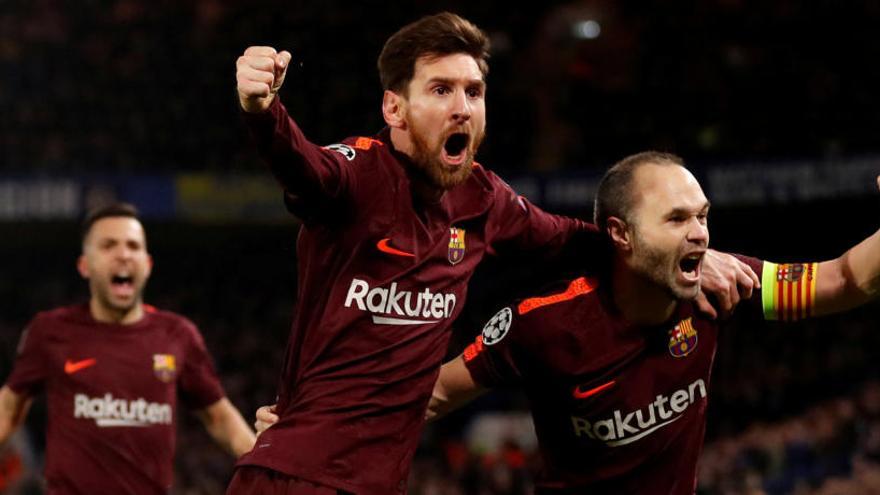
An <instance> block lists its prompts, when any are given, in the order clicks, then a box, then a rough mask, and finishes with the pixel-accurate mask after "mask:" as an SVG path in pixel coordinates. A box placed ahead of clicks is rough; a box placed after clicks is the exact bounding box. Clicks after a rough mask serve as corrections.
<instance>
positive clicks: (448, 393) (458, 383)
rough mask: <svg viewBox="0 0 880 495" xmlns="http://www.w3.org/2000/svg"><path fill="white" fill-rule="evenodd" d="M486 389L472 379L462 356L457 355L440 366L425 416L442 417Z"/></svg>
mask: <svg viewBox="0 0 880 495" xmlns="http://www.w3.org/2000/svg"><path fill="white" fill-rule="evenodd" d="M486 391H487V389H486V388H483V387H481V386H480V385H479V384H477V382H475V381H474V379H473V377H472V376H471V372H470V371H468V369H467V366H465V364H464V357H463V356H461V355H459V356H457V357H456V358H455V359H453V360H452V361H449V362H448V363H446V364H444V365H443V366H442V367H441V368H440V376H439V377H437V382H436V383H435V384H434V392H433V393H432V394H431V400H430V401H429V402H428V410H427V411H426V412H425V418H426V419H427V420H428V421H431V420H434V419H437V418H440V417H443V416H445V415H446V414H448V413H450V412H452V411H454V410H456V409H458V408H459V407H461V406H463V405H465V404H467V403H468V402H470V401H472V400H474V399H476V398H477V397H479V396H481V395H483V394H484V393H486Z"/></svg>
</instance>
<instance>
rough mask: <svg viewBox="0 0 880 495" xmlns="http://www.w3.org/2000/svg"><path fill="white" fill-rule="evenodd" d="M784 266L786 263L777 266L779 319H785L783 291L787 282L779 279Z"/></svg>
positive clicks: (777, 312) (777, 313)
mask: <svg viewBox="0 0 880 495" xmlns="http://www.w3.org/2000/svg"><path fill="white" fill-rule="evenodd" d="M784 266H785V265H777V266H776V292H777V294H776V296H777V297H776V319H777V320H779V321H782V320H783V319H785V292H784V291H783V289H784V288H785V282H784V281H782V280H779V276H780V274H781V273H782V270H783V267H784Z"/></svg>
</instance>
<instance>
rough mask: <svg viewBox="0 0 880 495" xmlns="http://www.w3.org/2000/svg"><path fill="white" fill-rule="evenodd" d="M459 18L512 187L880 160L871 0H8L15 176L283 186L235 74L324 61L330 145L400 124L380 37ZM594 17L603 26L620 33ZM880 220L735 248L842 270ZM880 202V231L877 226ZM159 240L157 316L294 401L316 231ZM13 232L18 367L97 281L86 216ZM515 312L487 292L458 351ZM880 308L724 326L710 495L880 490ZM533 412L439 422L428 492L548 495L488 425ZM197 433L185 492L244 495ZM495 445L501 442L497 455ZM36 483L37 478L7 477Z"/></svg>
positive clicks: (322, 121) (11, 168) (495, 405)
mask: <svg viewBox="0 0 880 495" xmlns="http://www.w3.org/2000/svg"><path fill="white" fill-rule="evenodd" d="M440 9H449V10H454V11H456V12H459V13H461V14H462V15H464V16H466V17H469V18H471V19H472V20H474V21H475V22H477V23H478V24H479V25H480V26H482V27H483V28H484V29H486V30H487V31H488V32H489V33H490V34H491V35H492V39H493V43H494V51H493V58H492V60H491V73H490V80H489V81H490V82H489V95H488V108H489V116H488V121H489V127H488V129H489V137H488V139H487V141H486V144H485V147H484V149H483V150H482V151H481V153H480V155H479V158H480V159H481V161H483V162H484V163H486V164H488V165H489V167H490V168H493V169H495V170H497V171H499V172H500V173H501V174H502V175H504V174H505V173H518V172H523V171H528V172H536V173H558V172H560V171H571V170H578V169H583V168H593V169H596V168H603V167H605V166H607V165H608V164H610V163H611V162H612V161H613V160H614V159H616V158H619V157H622V156H624V155H625V154H627V153H630V152H633V151H638V150H641V149H646V148H658V149H667V150H671V151H675V152H676V153H678V154H681V155H683V156H685V157H686V158H687V159H689V160H691V161H697V162H713V163H718V162H725V161H734V160H742V159H751V158H755V157H761V158H766V159H778V160H786V159H790V158H799V157H817V156H819V157H822V156H829V155H831V156H837V155H853V154H859V153H867V152H877V151H880V145H878V143H877V137H876V136H877V134H876V129H878V128H880V98H877V88H878V87H880V70H878V69H877V67H876V63H873V62H870V60H877V59H880V41H878V38H877V36H876V29H875V28H874V26H876V25H877V23H878V21H880V3H877V2H872V1H866V0H865V1H855V2H846V3H839V2H813V3H809V5H808V4H807V3H806V2H797V1H791V0H782V1H776V2H759V1H749V0H710V1H701V2H676V3H675V4H674V5H673V4H670V3H668V2H660V1H656V0H655V1H650V2H615V1H612V0H596V1H582V2H541V3H539V4H535V5H530V6H529V7H528V9H517V8H507V7H505V8H498V7H497V6H496V5H494V4H493V3H492V2H488V1H470V2H464V1H452V2H442V5H441V4H437V3H436V2H426V1H416V2H412V3H410V4H408V5H407V6H406V7H404V6H394V7H392V6H390V5H389V4H385V3H378V2H344V1H341V0H328V1H323V2H278V1H269V0H260V1H256V2H244V1H232V0H191V1H184V2H182V1H174V0H150V1H148V0H115V1H110V0H100V1H99V0H81V1H77V2H66V1H63V0H6V1H3V2H0V174H2V175H3V176H17V175H26V174H30V175H45V176H53V175H57V174H92V173H105V172H107V173H119V172H122V173H130V174H149V173H154V172H157V171H181V170H198V171H206V172H212V173H213V172H218V173H227V172H237V171H246V172H254V171H259V170H261V167H262V166H261V165H260V164H259V160H258V158H257V157H256V156H255V154H254V153H253V152H252V151H251V149H250V148H249V147H248V144H247V137H246V135H245V134H244V133H243V131H242V128H241V126H240V125H239V124H238V116H237V108H236V102H235V97H234V94H233V92H234V89H233V88H234V81H233V79H234V78H233V74H234V72H233V65H234V61H235V58H236V57H237V55H238V53H239V52H240V51H241V49H242V48H243V47H245V46H246V45H249V44H256V43H265V44H272V45H275V46H279V47H285V48H290V49H292V50H293V51H294V54H295V57H297V58H296V59H297V60H298V61H300V62H301V63H302V65H301V67H299V68H298V69H297V70H296V71H295V72H294V73H293V74H291V76H290V77H291V79H292V81H291V82H292V83H293V84H290V83H288V84H287V86H286V89H285V90H284V92H283V93H282V94H283V97H284V100H285V101H286V102H287V104H288V106H289V107H290V108H291V109H292V113H293V114H294V115H296V116H297V117H298V119H299V121H300V123H301V125H302V127H303V128H304V129H306V130H307V133H308V134H309V135H310V136H311V137H312V138H313V139H314V140H315V141H317V142H320V143H329V142H334V141H336V140H338V139H339V138H341V137H343V136H345V135H347V134H349V133H350V134H354V133H370V132H373V131H377V130H378V129H379V128H380V127H381V121H380V115H379V112H378V108H379V107H378V105H379V95H380V88H379V84H378V78H377V76H376V72H375V68H374V67H375V57H376V55H377V54H378V52H379V50H380V48H381V44H382V42H383V41H384V39H385V38H386V37H387V36H388V35H389V34H390V33H391V32H393V31H394V30H395V29H396V28H398V27H399V26H400V25H402V24H404V23H405V22H408V21H410V20H412V19H414V18H415V17H417V16H418V15H421V14H425V13H432V12H436V11H437V10H440ZM587 21H594V22H595V25H597V26H599V28H600V29H599V33H598V34H597V35H596V36H597V37H591V36H593V35H594V34H596V33H595V28H592V29H593V30H590V29H587V27H589V26H593V25H588V24H584V23H585V22H587ZM279 200H280V195H279ZM876 208H877V201H876V199H873V200H864V201H850V202H847V201H845V200H841V201H839V202H831V203H829V204H822V205H818V206H813V207H811V208H810V209H804V208H802V207H801V206H800V205H795V206H792V207H788V208H786V209H782V210H777V211H776V212H774V213H775V215H776V217H777V218H786V217H787V216H791V215H794V214H796V213H797V214H804V215H806V216H808V220H805V221H802V222H801V223H795V224H793V225H780V224H779V223H778V222H772V221H767V222H764V223H761V222H758V219H759V218H761V216H762V215H763V214H765V212H763V211H761V210H760V209H736V208H730V209H728V210H726V211H721V212H719V217H720V218H719V220H718V221H717V222H716V223H714V224H713V229H714V230H713V236H714V238H715V239H718V240H720V243H715V245H716V246H718V247H719V248H722V249H726V250H742V251H743V252H747V253H750V254H757V255H761V256H764V257H771V256H779V255H786V254H797V255H799V256H811V257H830V256H835V255H837V254H839V252H838V251H837V249H839V248H841V247H842V246H845V245H847V244H849V241H852V240H855V239H859V238H861V237H860V236H861V235H862V234H864V233H866V232H869V231H868V230H865V229H867V228H870V229H876V218H877V216H876V214H875V213H874V212H875V211H876ZM862 209H864V210H865V211H866V213H865V214H864V215H861V216H862V217H865V216H866V217H868V218H867V219H865V218H857V217H859V215H858V214H856V213H854V212H859V211H862ZM569 213H574V214H582V215H583V214H587V213H588V212H583V211H574V212H569ZM737 218H740V220H735V219H737ZM859 220H861V221H862V223H861V224H859V223H858V221H859ZM832 223H833V225H832ZM835 228H836V229H837V230H834V229H835ZM859 229H862V230H859ZM816 231H821V232H823V235H822V236H816V235H815V232H816ZM746 232H748V235H747V236H746V235H745V233H746ZM147 233H148V238H149V239H150V244H151V250H152V251H153V254H154V256H155V259H156V263H157V265H156V266H157V269H156V272H155V274H154V276H153V278H152V280H151V282H150V285H149V286H148V289H147V302H148V303H151V304H154V305H156V306H159V307H163V308H167V309H171V310H174V311H177V312H180V313H182V314H184V315H186V316H188V317H189V318H191V319H192V320H193V321H195V322H196V323H197V324H198V325H199V327H200V328H201V330H202V332H203V333H204V335H205V338H206V341H207V343H208V346H209V348H210V350H211V352H212V355H213V356H214V358H215V360H216V364H217V367H218V369H219V370H220V373H221V376H222V377H223V383H224V386H225V387H226V390H227V392H228V394H229V396H230V398H231V399H232V401H233V402H234V403H235V404H236V405H237V406H238V407H239V408H240V409H241V410H242V412H243V413H244V414H245V415H246V416H247V415H250V414H252V412H253V411H254V410H255V409H256V407H258V406H260V405H263V404H266V403H269V402H271V401H272V400H273V398H274V391H275V385H276V380H277V376H278V371H279V369H280V365H281V359H282V356H283V347H282V342H285V341H286V337H287V332H288V328H289V322H290V308H291V304H292V301H293V294H294V292H295V287H294V284H295V276H294V269H295V251H294V236H295V224H294V223H293V221H291V222H289V223H288V224H283V225H277V224H272V225H246V224H235V225H190V224H184V223H174V222H172V223H162V224H150V223H148V224H147ZM716 234H717V235H716ZM844 236H845V237H844ZM820 237H821V238H820ZM0 238H2V239H4V242H3V243H0V259H2V260H3V262H2V263H3V264H2V270H0V272H2V275H0V351H2V352H0V374H2V375H3V376H4V377H5V376H6V375H7V374H8V372H9V370H10V368H11V362H12V361H11V360H12V359H13V357H14V349H15V347H16V342H17V339H18V336H19V333H20V331H21V329H22V328H23V326H24V325H25V324H26V322H27V320H28V319H29V318H30V317H31V316H32V315H33V314H34V313H35V312H37V311H39V310H43V309H47V308H50V307H53V306H57V305H60V304H66V303H68V302H73V301H83V300H85V297H86V296H85V294H86V290H85V287H84V285H83V284H82V282H81V281H79V280H78V279H77V276H76V273H75V271H74V269H73V267H74V260H75V256H76V254H77V253H78V250H79V246H78V245H77V233H76V226H74V225H71V224H68V223H31V224H25V223H15V222H10V223H3V224H0ZM777 239H781V242H780V243H778V244H774V246H773V247H772V248H770V249H769V250H764V251H762V250H761V249H760V248H761V246H764V245H765V244H764V241H765V240H766V242H776V240H777ZM713 242H714V241H713ZM780 261H783V260H780ZM496 275H497V274H496V273H495V272H493V268H491V267H489V268H487V269H485V270H483V271H482V272H481V273H479V274H478V277H477V278H478V280H476V281H475V285H476V286H477V288H481V289H482V291H483V292H484V293H485V292H491V291H492V285H493V284H492V281H493V280H494V278H493V277H495V276H496ZM497 302H498V301H497V300H495V299H494V298H492V297H488V296H487V297H482V298H481V297H479V296H478V295H475V297H474V299H473V301H472V308H471V309H470V310H469V312H468V313H467V314H466V315H465V316H464V317H463V319H462V321H461V322H460V323H459V324H458V325H457V332H459V334H457V335H456V337H455V339H454V341H455V342H456V344H455V345H454V346H453V348H452V349H451V350H450V355H452V354H455V353H456V351H457V350H460V348H461V346H462V345H463V343H464V342H466V341H468V340H470V339H471V338H472V336H473V335H474V334H475V333H476V332H477V330H478V329H479V328H480V326H481V323H479V322H480V321H481V319H482V318H483V317H484V316H485V315H486V314H491V313H493V312H494V309H496V308H495V306H494V304H496V303H497ZM878 310H880V307H878V305H877V304H874V305H872V306H869V307H867V308H864V309H862V310H860V311H858V312H855V313H852V314H849V315H845V316H841V317H835V318H824V319H821V320H817V321H812V322H808V323H804V324H798V325H796V326H791V327H781V326H763V325H761V326H757V325H756V326H747V327H741V328H739V329H738V330H737V331H731V332H727V333H725V334H724V336H723V340H722V342H721V345H720V348H719V351H718V355H717V358H716V365H715V366H716V369H715V375H714V379H713V384H712V392H711V401H710V408H711V414H710V419H709V432H708V437H707V445H706V450H705V453H704V456H703V460H702V464H701V485H700V486H701V488H700V493H701V494H705V495H708V494H718V495H721V494H724V495H728V494H750V495H757V494H763V493H766V494H768V495H776V494H785V493H796V494H802V495H806V494H816V495H818V494H822V495H838V494H839V495H844V494H862V493H864V494H874V493H877V494H880V382H878V381H877V380H880V373H878V369H877V365H876V363H877V362H878V357H880V356H878V349H880V331H878V330H880V316H878V315H880V311H878ZM456 346H457V348H456ZM525 410H526V404H525V403H524V399H523V398H522V397H521V396H519V395H517V394H515V393H512V394H494V395H492V396H490V397H487V398H484V399H481V400H480V401H478V402H477V403H476V404H474V405H473V406H470V407H468V408H467V409H465V410H464V411H461V412H459V413H456V414H455V415H453V416H452V417H450V418H447V419H445V420H442V421H440V422H438V423H436V424H434V425H431V426H429V427H428V429H427V431H426V433H425V437H424V442H423V446H422V448H421V449H420V451H419V454H418V456H417V461H416V463H415V465H414V468H413V473H412V479H411V483H410V493H412V494H414V495H419V494H421V495H453V494H462V495H519V494H527V493H530V486H531V473H533V472H534V471H535V470H536V469H538V467H539V462H538V457H537V453H536V451H535V447H534V445H532V444H530V443H529V442H527V441H523V440H522V439H521V438H520V437H519V436H518V435H515V436H505V435H503V434H499V433H498V431H494V432H488V433H487V432H480V431H476V432H474V431H473V428H474V424H475V421H474V420H475V418H479V417H481V416H485V415H486V414H487V413H488V412H492V411H505V412H508V413H510V412H513V413H514V414H519V415H522V414H523V412H524V411H525ZM44 414H45V411H44V410H43V411H41V406H40V404H38V405H37V407H36V410H35V411H34V412H32V413H31V418H30V419H29V428H28V429H27V431H26V433H25V434H24V435H23V436H22V437H21V438H19V439H17V440H16V443H15V444H14V445H13V448H12V449H9V450H7V452H5V453H0V491H3V488H4V487H5V489H6V490H7V491H8V492H9V493H16V491H17V492H19V493H39V492H38V491H35V490H38V488H37V487H36V485H35V482H34V481H33V480H35V479H36V478H37V477H38V476H39V474H38V472H35V471H34V469H36V466H37V465H38V464H39V458H40V442H41V441H42V425H43V424H44V423H43V421H44ZM189 421H192V420H191V419H189V418H181V425H182V427H181V428H180V429H179V431H180V437H179V445H178V459H177V477H176V480H177V483H176V485H177V486H176V489H175V493H177V494H193V495H195V494H215V493H222V492H223V489H224V487H225V484H226V481H227V480H228V477H229V476H230V474H231V467H232V460H230V459H229V458H227V457H226V456H225V455H224V454H223V453H222V452H220V451H219V450H218V449H216V448H215V447H214V446H213V445H212V444H211V441H210V439H209V438H208V437H207V436H206V435H205V433H203V431H202V428H200V427H187V425H190V426H192V425H194V424H195V423H188V422H189ZM502 432H503V428H502ZM487 435H489V436H493V437H494V441H493V442H490V443H491V444H492V445H497V446H499V447H497V448H491V449H488V448H486V443H485V442H482V440H485V439H486V438H487ZM475 438H476V439H482V440H474V439H475ZM481 442H482V443H481ZM28 451H31V452H32V455H30V454H28ZM4 454H5V457H4ZM14 479H18V480H19V481H18V482H17V483H18V485H17V487H16V488H13V487H12V485H4V483H5V482H9V481H10V480H14ZM4 493H5V492H4Z"/></svg>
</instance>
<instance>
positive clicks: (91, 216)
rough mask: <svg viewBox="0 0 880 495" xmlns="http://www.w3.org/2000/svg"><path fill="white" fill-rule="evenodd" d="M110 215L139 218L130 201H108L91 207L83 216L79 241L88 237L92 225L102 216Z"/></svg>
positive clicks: (83, 240)
mask: <svg viewBox="0 0 880 495" xmlns="http://www.w3.org/2000/svg"><path fill="white" fill-rule="evenodd" d="M110 217H128V218H134V219H135V220H140V218H139V217H138V209H137V207H136V206H134V205H133V204H131V203H122V202H117V203H109V204H106V205H103V206H99V207H97V208H93V209H92V210H90V211H89V212H88V213H87V214H86V216H85V218H83V221H82V226H81V228H80V241H82V242H85V240H86V237H88V235H89V232H90V231H91V230H92V225H95V222H97V221H98V220H101V219H102V218H110Z"/></svg>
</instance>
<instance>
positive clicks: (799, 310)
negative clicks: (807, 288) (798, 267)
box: [794, 274, 806, 320]
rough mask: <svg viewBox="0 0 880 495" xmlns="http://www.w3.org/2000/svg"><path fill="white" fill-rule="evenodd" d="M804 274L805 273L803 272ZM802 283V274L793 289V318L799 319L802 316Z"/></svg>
mask: <svg viewBox="0 0 880 495" xmlns="http://www.w3.org/2000/svg"><path fill="white" fill-rule="evenodd" d="M804 275H806V274H804ZM803 285H804V277H803V276H802V277H801V279H800V280H798V281H797V285H795V291H796V292H797V308H796V309H795V313H794V316H795V319H798V320H800V319H801V318H803V317H804V313H803V311H804V301H803V294H802V292H803Z"/></svg>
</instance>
